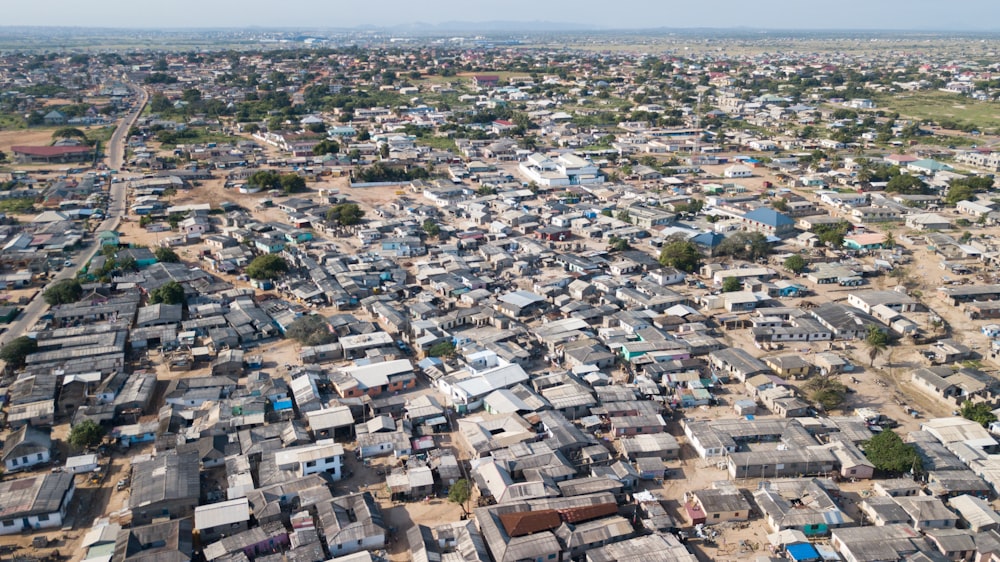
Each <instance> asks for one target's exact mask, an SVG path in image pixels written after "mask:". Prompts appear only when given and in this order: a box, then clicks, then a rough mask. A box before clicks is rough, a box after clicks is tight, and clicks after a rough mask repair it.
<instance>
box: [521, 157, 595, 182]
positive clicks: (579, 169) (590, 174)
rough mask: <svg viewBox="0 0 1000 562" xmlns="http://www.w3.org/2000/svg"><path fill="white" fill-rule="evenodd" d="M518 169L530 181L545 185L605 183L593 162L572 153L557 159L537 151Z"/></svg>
mask: <svg viewBox="0 0 1000 562" xmlns="http://www.w3.org/2000/svg"><path fill="white" fill-rule="evenodd" d="M518 170H520V172H521V175H522V176H524V177H525V178H526V179H527V180H528V181H532V182H534V183H536V184H538V185H540V186H544V187H554V186H565V185H591V184H600V183H604V176H602V175H601V173H600V169H599V168H598V167H597V166H596V165H594V163H593V162H591V161H590V160H589V159H587V158H581V157H579V156H577V155H575V154H571V153H566V154H560V155H559V156H558V157H557V158H556V159H555V160H553V159H551V158H549V157H548V156H545V155H543V154H538V153H535V154H532V155H531V156H529V157H528V158H527V159H526V160H525V161H524V162H521V164H520V165H519V166H518Z"/></svg>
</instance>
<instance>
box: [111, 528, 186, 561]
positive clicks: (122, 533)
mask: <svg viewBox="0 0 1000 562" xmlns="http://www.w3.org/2000/svg"><path fill="white" fill-rule="evenodd" d="M193 530H194V527H193V523H192V521H191V518H190V517H189V518H185V519H173V520H170V521H163V522H159V523H153V524H151V525H140V526H135V527H132V528H130V529H120V530H119V531H118V533H117V537H116V540H115V547H114V555H113V557H112V558H111V559H112V560H114V561H115V562H132V561H141V560H149V559H157V560H176V561H177V562H180V561H181V560H190V559H191V556H192V554H193V550H194V549H193V545H192V542H193V537H192V532H193Z"/></svg>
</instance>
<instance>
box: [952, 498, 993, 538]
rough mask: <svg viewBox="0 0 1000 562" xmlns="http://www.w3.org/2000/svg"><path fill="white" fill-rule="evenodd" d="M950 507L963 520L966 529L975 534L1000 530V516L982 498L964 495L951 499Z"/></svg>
mask: <svg viewBox="0 0 1000 562" xmlns="http://www.w3.org/2000/svg"><path fill="white" fill-rule="evenodd" d="M948 506H949V507H950V508H951V509H952V510H953V511H954V512H955V514H957V515H958V517H959V519H961V520H962V528H964V529H969V530H971V531H972V532H974V533H981V532H984V531H996V530H997V529H1000V514H998V513H997V512H996V511H995V510H994V509H993V508H992V507H991V506H990V504H989V503H988V502H987V501H986V500H984V499H982V498H978V497H976V496H970V495H968V494H964V495H961V496H956V497H953V498H951V499H949V500H948Z"/></svg>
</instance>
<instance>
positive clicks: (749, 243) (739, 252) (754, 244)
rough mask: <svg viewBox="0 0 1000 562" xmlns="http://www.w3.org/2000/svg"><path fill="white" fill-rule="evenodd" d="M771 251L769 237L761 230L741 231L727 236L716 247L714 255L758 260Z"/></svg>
mask: <svg viewBox="0 0 1000 562" xmlns="http://www.w3.org/2000/svg"><path fill="white" fill-rule="evenodd" d="M770 253H771V245H770V244H769V243H768V242H767V237H766V236H764V235H763V234H761V233H760V232H745V231H740V232H736V233H733V234H731V235H730V236H727V237H726V239H725V240H723V241H722V242H719V245H718V246H716V247H715V251H714V252H713V255H718V256H731V257H734V258H738V259H743V260H747V261H757V260H759V259H760V258H763V257H767V255H768V254H770Z"/></svg>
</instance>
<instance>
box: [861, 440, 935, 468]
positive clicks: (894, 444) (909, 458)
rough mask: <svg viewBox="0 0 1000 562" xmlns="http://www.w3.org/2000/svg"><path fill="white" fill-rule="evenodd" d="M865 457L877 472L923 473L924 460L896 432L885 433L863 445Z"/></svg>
mask: <svg viewBox="0 0 1000 562" xmlns="http://www.w3.org/2000/svg"><path fill="white" fill-rule="evenodd" d="M862 449H863V450H864V452H865V456H866V457H868V460H869V461H871V463H872V464H873V465H875V468H876V469H877V470H880V471H882V472H885V473H890V474H902V473H905V472H910V471H912V472H913V473H914V474H915V475H916V474H920V473H921V472H923V468H924V463H923V459H921V458H920V455H919V454H918V453H917V450H916V448H914V447H913V445H909V444H907V443H903V440H902V439H900V438H899V435H897V434H896V432H894V431H883V432H882V433H879V434H878V435H876V436H875V437H872V438H871V439H869V440H868V441H865V442H864V444H863V445H862Z"/></svg>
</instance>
